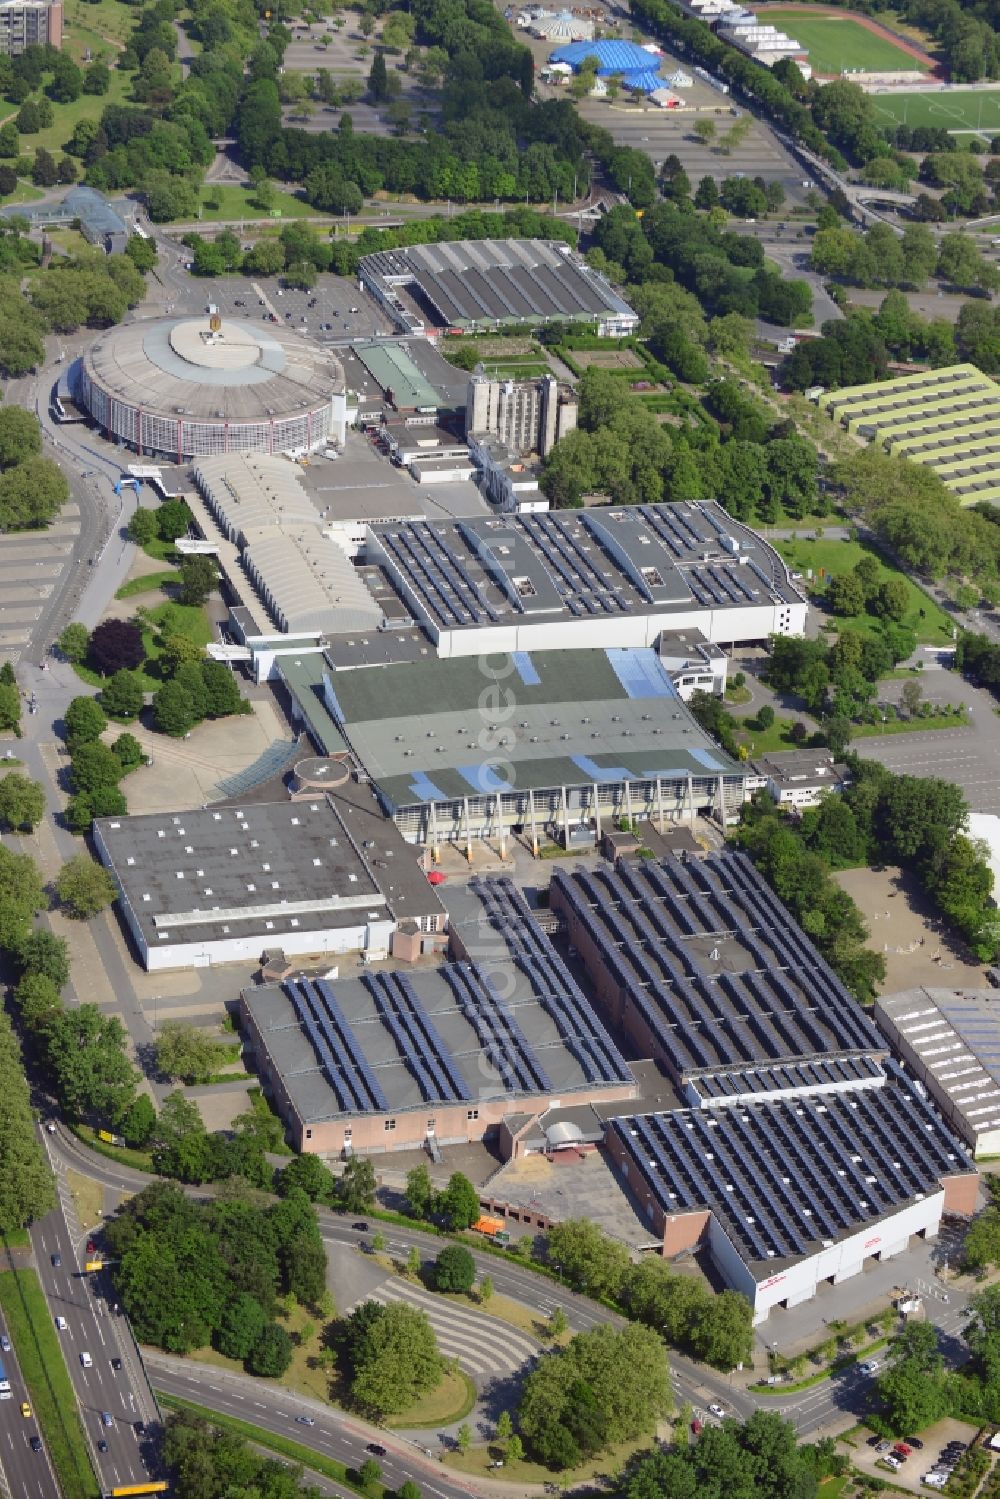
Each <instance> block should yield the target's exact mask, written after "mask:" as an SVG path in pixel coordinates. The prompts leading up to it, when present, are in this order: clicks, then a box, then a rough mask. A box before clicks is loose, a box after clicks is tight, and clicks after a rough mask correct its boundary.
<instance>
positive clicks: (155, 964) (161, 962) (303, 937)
mask: <svg viewBox="0 0 1000 1499" xmlns="http://www.w3.org/2000/svg"><path fill="white" fill-rule="evenodd" d="M367 935H368V928H367V926H366V925H365V924H364V923H362V924H361V925H360V926H352V927H337V928H333V929H328V930H326V931H318V932H317V931H311V932H306V931H302V932H297V931H293V930H291V928H289V927H288V926H287V925H285V926H284V927H283V929H281V930H279V929H278V927H277V926H276V927H275V930H274V931H273V932H265V933H261V932H256V933H254V934H253V935H251V934H249V933H248V934H247V935H245V936H242V937H233V936H230V937H222V938H220V939H219V940H218V941H217V942H191V943H184V942H170V941H167V942H163V943H160V944H159V945H157V946H150V947H147V948H146V949H145V952H144V954H143V956H144V959H145V966H146V968H147V970H148V971H149V972H150V973H162V972H164V971H165V970H167V969H171V968H208V967H210V966H211V964H213V963H244V962H249V963H256V962H257V961H258V960H259V958H260V955H261V953H262V952H263V951H264V949H265V947H280V948H281V949H282V951H283V952H286V953H320V952H321V953H349V952H362V951H364V948H365V944H366V938H367ZM378 935H379V936H381V932H379V933H378ZM386 946H387V944H382V947H383V948H384V947H386ZM380 950H381V949H380Z"/></svg>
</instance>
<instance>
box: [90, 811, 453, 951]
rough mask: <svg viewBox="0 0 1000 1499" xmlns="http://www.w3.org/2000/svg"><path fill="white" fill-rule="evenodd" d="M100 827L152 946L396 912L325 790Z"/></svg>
mask: <svg viewBox="0 0 1000 1499" xmlns="http://www.w3.org/2000/svg"><path fill="white" fill-rule="evenodd" d="M95 826H96V828H97V832H98V836H99V841H100V844H101V845H103V848H104V849H105V850H106V851H107V858H108V860H109V861H110V865H111V867H112V869H113V871H114V874H115V877H116V879H117V880H118V882H119V884H120V885H121V887H122V890H123V893H124V896H125V899H126V900H127V901H128V903H129V906H130V907H131V909H132V912H133V914H134V917H135V920H136V922H137V923H138V925H139V926H140V928H141V930H142V934H143V936H144V938H145V940H146V942H147V943H148V945H149V947H150V948H155V947H156V946H157V945H158V944H159V943H161V942H168V941H169V942H171V943H173V944H177V943H181V942H183V943H198V942H212V941H220V940H222V939H223V938H224V937H226V936H228V935H232V936H234V937H236V936H240V937H245V936H247V935H249V934H255V935H258V936H260V938H261V940H262V944H274V943H277V942H280V940H281V938H282V935H283V934H284V933H286V932H288V931H290V930H292V929H297V930H300V931H305V932H318V931H324V930H327V929H328V928H331V927H344V926H356V925H357V924H358V923H359V922H360V923H362V924H363V923H364V922H365V921H366V920H367V919H372V920H387V919H390V917H391V915H392V912H391V910H390V907H389V904H388V900H387V896H388V894H389V884H390V882H389V881H388V880H387V881H386V888H385V889H382V888H380V882H379V881H376V879H375V877H374V875H373V872H372V870H371V868H370V867H369V864H368V861H367V858H366V857H365V856H364V855H363V854H362V852H361V848H360V846H359V845H358V844H357V843H356V842H355V841H354V839H353V838H352V836H351V835H350V834H349V832H348V829H347V827H346V826H345V823H344V820H343V819H342V818H341V817H340V816H339V815H338V813H337V811H336V809H335V808H334V806H333V804H332V803H331V801H330V800H329V799H328V798H327V797H324V796H322V795H320V794H317V795H316V797H315V798H310V799H308V800H302V801H295V802H292V801H284V802H257V803H254V802H250V801H248V802H246V803H245V804H243V803H239V804H236V805H225V806H218V807H205V808H202V809H201V810H198V811H188V812H178V813H152V814H149V815H146V816H136V817H104V818H100V819H99V820H98V821H97V823H96V825H95ZM402 862H403V861H402V859H401V860H400V864H401V865H402ZM424 883H425V884H426V881H425V882H424ZM429 896H430V904H432V905H433V904H435V903H436V901H435V898H434V897H433V894H432V892H430V891H429ZM409 914H415V913H409Z"/></svg>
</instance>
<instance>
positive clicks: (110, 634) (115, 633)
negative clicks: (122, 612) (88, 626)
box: [88, 619, 146, 677]
mask: <svg viewBox="0 0 1000 1499" xmlns="http://www.w3.org/2000/svg"><path fill="white" fill-rule="evenodd" d="M88 654H89V658H90V663H91V665H92V666H93V668H94V670H95V671H96V672H99V673H100V674H101V676H102V677H113V676H114V674H115V672H116V671H134V670H135V668H136V667H138V666H141V665H142V663H143V661H144V660H145V658H146V651H145V647H144V646H143V643H142V631H141V630H140V628H139V626H138V625H137V624H136V623H135V621H134V620H130V619H105V620H102V621H101V623H100V624H99V625H98V626H97V628H96V629H95V630H94V632H93V634H92V635H91V637H90V650H89V652H88Z"/></svg>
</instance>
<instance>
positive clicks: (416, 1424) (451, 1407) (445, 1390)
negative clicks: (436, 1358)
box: [385, 1368, 478, 1431]
mask: <svg viewBox="0 0 1000 1499" xmlns="http://www.w3.org/2000/svg"><path fill="white" fill-rule="evenodd" d="M477 1398H478V1397H477V1395H476V1387H475V1385H474V1384H473V1383H472V1380H471V1379H470V1378H469V1376H468V1375H467V1374H466V1372H465V1370H464V1369H458V1368H452V1369H449V1370H448V1371H447V1373H446V1374H445V1375H444V1377H443V1378H442V1379H441V1380H440V1382H439V1383H438V1384H436V1385H435V1386H434V1388H433V1390H428V1392H427V1394H426V1395H421V1397H420V1399H419V1400H415V1401H414V1402H413V1404H412V1405H411V1406H410V1408H409V1410H406V1411H402V1412H401V1413H400V1414H399V1415H398V1416H393V1417H392V1418H391V1419H390V1420H387V1421H386V1423H385V1424H386V1426H388V1427H390V1428H395V1429H396V1430H398V1431H420V1430H423V1429H424V1428H427V1429H428V1430H430V1429H432V1428H436V1427H439V1426H452V1425H453V1424H454V1423H455V1422H456V1421H464V1420H465V1418H466V1416H467V1415H468V1414H469V1412H470V1411H471V1410H472V1408H473V1406H474V1405H475V1403H476V1400H477Z"/></svg>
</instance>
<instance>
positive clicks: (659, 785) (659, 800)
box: [656, 776, 664, 837]
mask: <svg viewBox="0 0 1000 1499" xmlns="http://www.w3.org/2000/svg"><path fill="white" fill-rule="evenodd" d="M656 815H657V817H658V818H659V822H660V836H661V837H662V836H663V831H664V828H663V782H662V781H661V780H660V777H659V776H657V777H656Z"/></svg>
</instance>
